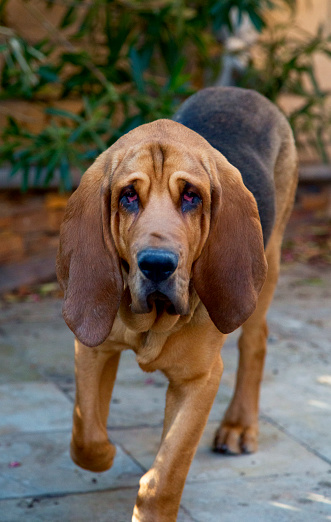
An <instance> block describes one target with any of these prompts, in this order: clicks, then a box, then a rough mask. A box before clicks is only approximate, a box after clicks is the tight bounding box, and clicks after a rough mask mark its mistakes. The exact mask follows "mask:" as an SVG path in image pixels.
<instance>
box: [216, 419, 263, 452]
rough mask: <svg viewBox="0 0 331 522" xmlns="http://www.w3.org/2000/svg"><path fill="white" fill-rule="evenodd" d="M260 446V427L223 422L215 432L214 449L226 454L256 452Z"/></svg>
mask: <svg viewBox="0 0 331 522" xmlns="http://www.w3.org/2000/svg"><path fill="white" fill-rule="evenodd" d="M257 447H258V428H257V427H256V426H246V427H244V426H241V425H239V424H235V425H234V424H227V423H225V422H223V423H222V424H221V425H220V427H219V428H218V430H217V431H216V433H215V438H214V444H213V451H214V452H215V453H223V454H224V455H240V454H241V453H254V452H255V451H257Z"/></svg>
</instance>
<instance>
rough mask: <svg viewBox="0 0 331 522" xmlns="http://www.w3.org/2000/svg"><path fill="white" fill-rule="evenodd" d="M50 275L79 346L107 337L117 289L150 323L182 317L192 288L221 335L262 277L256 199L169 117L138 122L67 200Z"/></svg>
mask: <svg viewBox="0 0 331 522" xmlns="http://www.w3.org/2000/svg"><path fill="white" fill-rule="evenodd" d="M57 272H58V278H59V281H60V283H61V285H62V287H63V289H64V291H65V303H64V310H63V313H64V318H65V320H66V322H67V324H68V326H69V327H70V328H71V329H72V331H73V332H74V333H75V334H76V336H77V337H78V339H79V340H80V341H81V342H82V343H83V344H85V345H87V346H97V345H99V344H101V343H102V342H103V341H104V340H105V339H106V338H107V337H108V335H109V333H110V331H111V328H112V324H113V321H114V319H115V316H116V314H117V311H118V308H119V306H120V302H121V299H122V298H123V291H124V289H125V294H126V297H125V299H126V301H127V302H128V304H129V305H130V308H131V312H132V313H134V314H151V315H152V316H153V317H154V318H155V320H157V318H159V317H160V316H182V315H187V314H189V313H190V299H189V298H190V294H191V293H192V291H194V290H195V291H196V292H197V294H198V296H199V297H200V299H201V301H202V302H203V304H204V305H205V307H206V308H207V310H208V313H209V315H210V317H211V319H212V321H213V322H214V323H215V325H216V326H217V328H218V329H219V330H220V331H221V332H223V333H229V332H231V331H233V330H234V329H236V328H237V327H238V326H240V325H241V324H242V323H243V322H244V321H245V320H246V319H247V318H248V317H249V316H250V315H251V314H252V312H253V311H254V309H255V306H256V301H257V297H258V294H259V292H260V290H261V287H262V285H263V282H264V279H265V274H266V262H265V257H264V250H263V239H262V231H261V224H260V220H259V216H258V211H257V206H256V202H255V200H254V198H253V196H252V194H251V193H250V192H249V191H248V190H247V189H246V188H245V186H244V184H243V181H242V178H241V175H240V173H239V172H238V170H237V169H235V168H234V167H233V166H232V165H230V164H229V163H228V161H227V160H226V159H225V158H224V157H223V156H222V155H221V154H220V153H219V152H218V151H216V150H215V149H214V148H213V147H211V146H210V145H209V144H208V143H207V142H206V141H205V140H204V139H203V138H202V137H201V136H199V135H198V134H197V133H195V132H193V131H191V130H190V129H188V128H186V127H184V126H183V125H181V124H179V123H176V122H173V121H170V120H158V121H156V122H154V123H150V124H147V125H143V126H141V127H138V128H137V129H134V130H133V131H131V132H129V133H128V134H127V135H125V136H123V137H122V138H121V139H119V140H118V141H117V142H116V143H115V144H114V145H113V146H112V147H110V149H108V150H107V151H105V152H104V153H103V154H101V156H99V158H98V159H97V160H96V161H95V163H94V164H93V165H92V167H90V169H89V170H88V171H87V172H86V173H85V175H84V176H83V178H82V181H81V184H80V186H79V188H78V189H77V191H76V192H75V193H74V194H73V195H72V197H71V198H70V200H69V203H68V207H67V210H66V215H65V219H64V222H63V225H62V228H61V240H60V248H59V253H58V260H57ZM193 289H194V290H193ZM137 317H138V316H137Z"/></svg>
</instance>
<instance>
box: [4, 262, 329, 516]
mask: <svg viewBox="0 0 331 522" xmlns="http://www.w3.org/2000/svg"><path fill="white" fill-rule="evenodd" d="M330 310H331V271H330V270H327V269H322V270H321V269H319V270H318V269H316V268H309V267H307V266H303V265H297V264H292V265H289V266H288V267H285V268H283V270H282V276H281V280H280V284H279V287H278V290H277V295H276V298H275V301H274V303H273V306H272V309H271V310H270V314H269V325H270V339H269V354H268V359H267V365H266V370H265V378H264V383H263V389H262V398H261V430H260V431H261V434H260V448H259V451H258V453H256V454H255V455H246V456H240V457H223V456H219V455H215V454H213V453H212V452H211V451H210V444H211V441H212V438H213V433H214V430H215V429H216V426H217V425H218V421H219V419H220V418H221V416H222V414H223V412H224V410H225V408H226V405H227V403H228V401H229V398H230V395H231V389H232V386H233V382H234V375H235V367H236V360H237V357H236V356H237V354H236V348H235V342H236V337H237V334H236V333H235V334H233V335H232V336H230V337H229V339H228V341H227V344H226V346H225V347H224V350H223V359H224V363H225V373H224V376H223V379H222V384H221V387H220V390H219V393H218V396H217V399H216V401H215V404H214V406H213V409H212V412H211V415H210V419H209V423H208V425H207V427H206V430H205V433H204V435H203V438H202V440H201V443H200V446H199V449H198V452H197V455H196V457H195V460H194V462H193V464H192V467H191V470H190V473H189V476H188V480H187V484H186V487H185V490H184V494H183V498H182V504H181V509H180V513H179V517H178V520H179V522H218V521H220V522H234V521H238V520H245V521H247V522H272V521H275V522H276V521H277V522H283V521H298V522H299V521H300V522H304V521H307V522H308V521H309V522H311V521H319V520H331V349H330V339H331V313H330ZM73 372H74V363H73V336H72V334H71V332H70V331H69V330H68V328H67V327H66V326H65V324H64V322H63V320H62V318H61V301H60V300H57V299H43V300H41V301H39V302H36V303H33V304H32V303H13V304H4V303H2V304H0V520H1V521H2V522H17V521H21V520H24V521H27V522H32V521H33V522H37V521H42V522H46V521H52V522H54V521H62V522H63V521H65V522H69V521H73V522H76V521H79V522H81V521H93V522H101V521H108V522H109V521H111V522H128V521H130V520H131V513H132V508H133V505H134V501H135V497H136V494H137V490H138V482H139V478H140V477H141V475H142V474H143V473H144V472H145V470H147V469H148V467H149V466H150V465H151V463H152V461H153V458H154V455H155V453H156V450H157V447H158V442H159V438H160V434H161V427H162V412H163V408H164V397H165V390H166V382H165V380H164V378H163V376H162V375H156V374H155V375H154V374H152V375H150V374H148V375H147V374H144V373H143V372H142V371H141V370H140V369H139V367H138V366H137V364H136V362H135V358H134V355H133V354H132V353H129V352H128V353H125V354H123V357H122V360H121V366H120V369H119V374H118V378H117V383H116V386H115V390H114V394H113V400H112V405H111V416H110V418H109V428H110V437H111V439H112V440H113V442H115V443H116V445H117V456H116V459H115V463H114V466H113V468H112V469H111V470H110V471H108V472H106V473H103V474H96V473H89V472H87V471H83V470H81V469H80V468H78V467H76V466H75V465H74V464H73V463H72V461H71V460H70V457H69V452H68V446H69V440H70V429H71V414H72V407H73V395H74V382H73Z"/></svg>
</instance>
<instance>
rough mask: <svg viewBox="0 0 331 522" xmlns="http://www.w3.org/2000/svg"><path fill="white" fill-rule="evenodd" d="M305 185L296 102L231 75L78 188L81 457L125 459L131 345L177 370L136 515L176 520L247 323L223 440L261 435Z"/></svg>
mask: <svg viewBox="0 0 331 522" xmlns="http://www.w3.org/2000/svg"><path fill="white" fill-rule="evenodd" d="M296 184H297V158H296V151H295V145H294V140H293V136H292V132H291V129H290V127H289V125H288V123H287V121H286V119H285V117H284V116H283V115H282V114H281V113H280V112H279V111H278V109H277V108H276V107H275V106H274V105H273V104H272V103H271V102H269V101H268V100H266V99H265V98H264V97H262V96H261V95H259V94H258V93H256V92H254V91H249V90H244V89H238V88H219V87H217V88H207V89H204V90H202V91H200V92H199V93H197V94H195V95H194V96H192V97H190V98H189V99H188V100H187V101H186V102H185V103H184V104H183V105H182V107H181V108H180V109H179V111H178V113H177V114H176V115H175V117H174V119H173V120H166V119H161V120H158V121H155V122H153V123H148V124H146V125H142V126H140V127H138V128H136V129H134V130H132V131H130V132H129V133H128V134H126V135H125V136H123V137H121V138H120V139H119V140H118V141H117V142H116V143H115V144H114V145H113V146H112V147H110V148H109V149H108V150H106V151H105V152H104V153H102V154H101V155H100V156H99V157H98V158H97V160H96V161H95V162H94V164H93V165H92V166H91V167H90V168H89V169H88V171H87V172H86V173H85V175H84V176H83V178H82V181H81V183H80V186H79V188H78V189H77V190H76V192H75V193H74V194H73V195H72V196H71V198H70V200H69V203H68V206H67V210H66V214H65V218H64V222H63V225H62V229H61V240H60V247H59V253H58V259H57V272H58V278H59V281H60V284H61V286H62V288H63V290H64V293H65V297H64V299H65V300H64V306H63V315H64V319H65V321H66V322H67V324H68V326H69V328H71V330H72V331H73V332H74V333H75V336H76V344H75V360H76V402H75V407H74V417H73V434H72V442H71V455H72V458H73V460H74V461H75V463H76V464H78V465H79V466H81V467H83V468H85V469H89V470H92V471H103V470H106V469H108V468H109V467H110V466H111V465H112V463H113V459H114V456H115V449H114V446H113V445H112V444H111V443H110V442H109V440H108V437H107V429H106V425H107V417H108V409H109V403H110V399H111V394H112V389H113V385H114V381H115V377H116V370H117V366H118V362H119V358H120V354H121V352H122V350H126V349H129V348H131V349H132V350H134V352H135V353H136V359H137V362H138V364H139V366H140V367H141V368H142V369H143V370H145V371H147V372H153V371H154V370H160V371H161V372H163V373H164V374H165V375H166V377H167V378H168V380H169V387H168V390H167V394H166V408H165V418H164V427H163V433H162V439H161V444H160V448H159V450H158V453H157V455H156V457H155V461H154V463H153V466H152V467H151V469H150V470H149V471H148V472H147V473H146V474H145V475H144V476H143V477H142V479H141V480H140V488H139V492H138V497H137V501H136V505H135V507H134V511H133V518H132V520H133V521H136V522H137V521H140V522H142V521H143V522H171V521H175V520H176V516H177V512H178V508H179V504H180V499H181V494H182V490H183V487H184V483H185V479H186V475H187V473H188V469H189V466H190V463H191V461H192V458H193V456H194V454H195V451H196V448H197V445H198V443H199V439H200V437H201V434H202V432H203V429H204V426H205V424H206V421H207V418H208V415H209V411H210V408H211V406H212V403H213V400H214V397H215V395H216V392H217V389H218V386H219V382H220V378H221V375H222V369H223V364H222V359H221V356H220V349H221V347H222V345H223V343H224V341H225V338H226V334H228V333H229V332H232V331H233V330H235V329H236V328H238V327H239V326H241V325H242V334H241V337H240V340H239V353H240V359H239V367H238V374H237V382H236V387H235V393H234V396H233V399H232V401H231V403H230V406H229V407H228V409H227V411H226V413H225V416H224V419H223V421H222V423H221V425H220V428H219V429H218V430H217V433H216V436H215V441H214V449H215V451H217V452H221V453H228V454H238V453H241V452H243V453H250V452H254V451H256V449H257V437H258V403H259V387H260V382H261V378H262V372H263V364H264V358H265V353H266V339H267V324H266V313H267V310H268V307H269V305H270V302H271V300H272V296H273V292H274V288H275V285H276V282H277V277H278V270H279V261H280V247H281V242H282V236H283V232H284V228H285V225H286V222H287V219H288V217H289V214H290V211H291V208H292V204H293V199H294V194H295V189H296Z"/></svg>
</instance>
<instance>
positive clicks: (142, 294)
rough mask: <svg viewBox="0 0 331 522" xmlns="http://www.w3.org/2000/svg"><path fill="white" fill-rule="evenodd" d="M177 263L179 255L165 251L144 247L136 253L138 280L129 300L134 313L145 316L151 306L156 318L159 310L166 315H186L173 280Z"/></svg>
mask: <svg viewBox="0 0 331 522" xmlns="http://www.w3.org/2000/svg"><path fill="white" fill-rule="evenodd" d="M178 260H179V256H178V255H177V254H175V253H174V252H171V251H169V250H162V249H156V248H147V249H144V250H141V251H140V252H139V253H138V255H137V264H138V269H139V272H138V273H140V277H139V279H138V281H139V286H138V288H137V287H136V288H137V290H136V292H135V293H134V294H135V295H134V298H133V300H132V311H133V312H134V313H148V312H150V311H151V310H152V309H153V306H154V305H155V307H156V310H157V313H158V315H159V314H161V313H162V312H163V311H166V312H167V313H168V314H169V315H182V314H183V313H184V314H185V313H188V312H187V306H183V304H182V299H181V298H180V297H179V295H178V287H177V283H176V277H175V272H176V270H177V268H178ZM171 276H173V277H171Z"/></svg>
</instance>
